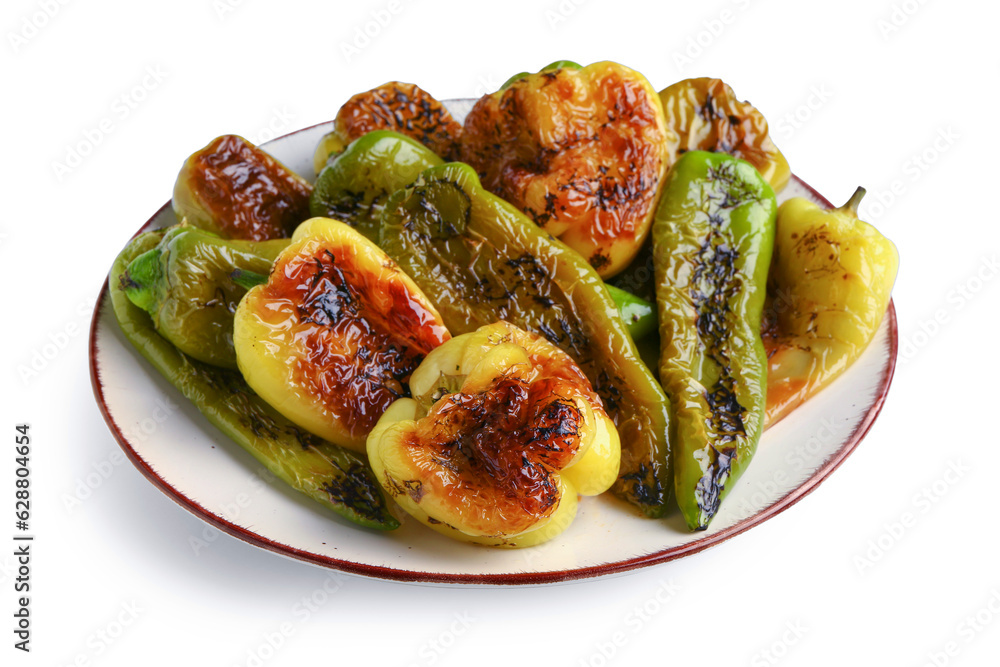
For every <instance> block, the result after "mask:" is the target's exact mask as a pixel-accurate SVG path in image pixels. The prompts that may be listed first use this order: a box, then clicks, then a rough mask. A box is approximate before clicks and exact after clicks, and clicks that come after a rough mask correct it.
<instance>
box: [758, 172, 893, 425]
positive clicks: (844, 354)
mask: <svg viewBox="0 0 1000 667" xmlns="http://www.w3.org/2000/svg"><path fill="white" fill-rule="evenodd" d="M864 194H865V191H864V189H863V188H858V190H857V192H855V193H854V196H853V197H851V199H850V201H848V202H847V203H846V204H845V205H844V206H842V207H840V208H838V209H835V210H833V211H826V210H823V209H821V208H820V207H819V206H817V205H816V204H814V203H812V202H810V201H808V200H806V199H802V198H800V197H796V198H793V199H789V200H788V201H786V202H785V203H783V204H782V205H781V207H780V208H779V209H778V222H777V233H776V236H775V241H774V259H773V260H772V262H771V274H770V277H769V286H768V296H769V299H768V303H767V307H766V308H765V313H766V314H768V315H769V316H770V317H768V318H767V319H769V320H770V322H769V326H765V333H764V348H765V349H766V350H767V354H768V374H767V421H768V422H769V423H773V422H776V421H778V420H779V419H781V418H782V417H784V416H785V415H787V414H788V413H789V412H791V411H792V410H794V409H795V408H796V407H797V406H798V405H800V404H801V403H802V402H803V401H805V400H806V399H807V398H809V397H810V396H812V395H813V394H815V393H816V392H817V391H819V390H820V389H822V388H823V387H824V386H826V385H827V384H829V383H830V381H831V380H833V379H834V378H835V377H837V376H838V375H840V373H842V372H843V371H844V369H846V368H847V367H848V366H850V365H851V364H852V363H854V361H855V360H856V359H857V358H858V357H859V356H860V355H861V353H862V352H863V351H864V349H865V348H866V347H867V346H868V343H870V342H871V340H872V338H873V337H874V336H875V332H876V331H878V327H879V324H881V322H882V317H883V315H884V314H885V312H886V308H888V306H889V296H890V292H891V291H892V284H893V282H894V281H895V279H896V271H897V269H898V268H899V255H898V254H897V253H896V247H895V246H894V245H893V244H892V242H891V241H890V240H889V239H887V238H885V237H884V236H882V235H881V234H880V233H879V232H878V230H876V229H875V228H874V227H872V226H871V225H869V224H868V223H866V222H863V221H861V220H859V219H858V204H859V203H860V202H861V198H862V197H863V196H864Z"/></svg>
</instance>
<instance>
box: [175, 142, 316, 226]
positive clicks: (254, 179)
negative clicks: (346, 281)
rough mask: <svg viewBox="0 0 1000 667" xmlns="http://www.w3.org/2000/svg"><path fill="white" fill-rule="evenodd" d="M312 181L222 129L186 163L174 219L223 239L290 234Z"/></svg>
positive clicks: (302, 214)
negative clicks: (219, 133)
mask: <svg viewBox="0 0 1000 667" xmlns="http://www.w3.org/2000/svg"><path fill="white" fill-rule="evenodd" d="M311 193H312V186H311V185H310V184H309V182H308V181H306V180H305V179H303V178H302V177H301V176H299V175H298V174H296V173H295V172H294V171H292V170H291V169H289V168H288V167H286V166H285V165H283V164H281V163H280V162H279V161H278V160H276V159H274V158H273V157H271V156H270V155H268V154H267V153H266V152H264V151H262V150H261V149H259V148H257V147H256V146H254V145H253V144H251V143H250V142H249V141H247V140H246V139H244V138H243V137H238V136H236V135H234V134H226V135H223V136H221V137H218V138H216V139H214V140H212V142H211V143H209V144H208V145H207V146H205V148H203V149H201V150H200V151H198V152H196V153H194V154H192V155H191V157H189V158H188V159H187V161H185V162H184V166H183V167H181V171H180V174H178V175H177V182H176V183H175V184H174V196H173V206H174V213H176V214H177V219H178V220H181V221H182V222H183V221H186V222H187V223H188V224H191V225H194V226H195V227H201V228H202V229H207V230H208V231H210V232H214V233H216V234H218V235H219V236H222V237H223V238H227V239H246V240H248V241H266V240H268V239H282V238H288V237H289V236H291V235H292V232H293V231H294V230H295V227H296V225H298V224H299V223H300V222H302V221H303V220H305V219H306V218H308V217H309V195H310V194H311Z"/></svg>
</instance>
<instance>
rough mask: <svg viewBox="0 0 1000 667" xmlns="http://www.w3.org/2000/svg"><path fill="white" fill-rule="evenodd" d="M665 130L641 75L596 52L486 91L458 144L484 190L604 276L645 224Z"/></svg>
mask: <svg viewBox="0 0 1000 667" xmlns="http://www.w3.org/2000/svg"><path fill="white" fill-rule="evenodd" d="M667 140H668V131H667V128H666V126H665V125H664V119H663V109H662V108H661V106H660V100H659V98H658V97H657V95H656V91H655V90H654V89H653V87H652V86H650V84H649V82H648V81H646V78H645V77H643V76H642V75H641V74H639V73H638V72H636V71H634V70H631V69H629V68H627V67H624V66H622V65H619V64H617V63H612V62H601V63H595V64H593V65H590V66H588V67H583V68H579V67H573V66H567V67H560V68H558V69H553V70H549V71H542V72H539V73H537V74H531V75H528V76H522V77H521V78H518V79H516V80H515V81H513V82H512V83H510V85H509V86H508V87H507V88H505V89H502V90H500V91H497V92H496V93H493V94H492V95H487V96H485V97H483V98H482V99H480V100H479V101H478V102H477V103H476V105H475V106H474V107H473V108H472V110H471V111H470V112H469V115H468V116H466V118H465V125H464V127H463V130H462V141H461V145H462V160H463V161H464V162H467V163H469V164H471V165H472V166H473V167H474V168H475V169H476V170H477V171H478V172H479V174H480V177H481V178H482V182H483V185H485V186H486V189H487V190H489V191H490V192H493V193H494V194H497V195H499V196H501V197H503V198H504V199H506V200H507V201H509V202H511V203H512V204H514V205H515V206H516V207H517V208H519V209H521V210H522V211H524V213H525V214H527V215H528V217H530V218H531V219H532V220H534V221H535V223H536V224H538V226H540V227H541V228H543V229H544V230H545V231H547V232H548V233H550V234H552V235H553V236H556V237H558V238H559V239H560V240H561V241H563V242H564V243H566V245H568V246H569V247H571V248H573V249H574V250H576V251H577V252H579V253H580V254H582V255H583V256H584V257H585V258H586V259H587V261H588V262H589V263H590V265H591V266H592V267H594V269H596V270H597V272H598V273H599V274H600V275H601V276H603V277H608V276H612V275H614V274H615V273H617V272H618V271H620V270H621V269H622V268H624V267H625V266H626V265H627V264H628V263H629V261H631V259H632V257H633V256H634V255H635V254H636V252H637V251H638V250H639V247H640V246H641V245H642V242H643V240H644V239H645V238H646V236H647V234H648V232H649V226H650V223H651V222H652V219H653V210H654V208H655V207H656V200H657V196H658V194H659V191H660V185H661V182H662V180H663V174H664V173H665V171H666V169H667V166H668V164H669V163H668V161H667V155H666V148H667Z"/></svg>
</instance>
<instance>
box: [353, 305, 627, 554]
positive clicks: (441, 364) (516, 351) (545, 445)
mask: <svg viewBox="0 0 1000 667" xmlns="http://www.w3.org/2000/svg"><path fill="white" fill-rule="evenodd" d="M410 392H411V394H412V395H413V398H407V399H400V400H398V401H396V402H395V403H393V404H392V406H390V407H389V409H388V410H386V412H385V414H384V415H383V416H382V419H381V420H379V422H378V424H377V425H376V426H375V428H374V429H373V430H372V432H371V435H369V436H368V448H367V449H368V457H369V460H370V462H371V465H372V469H373V471H374V472H375V476H376V478H377V479H378V480H379V482H380V483H381V485H382V487H383V488H384V489H385V490H386V492H387V493H388V494H389V495H390V496H392V497H393V498H394V499H395V500H396V502H397V503H399V505H400V506H401V507H402V508H403V509H404V510H406V511H407V512H408V513H409V514H411V515H412V516H414V517H415V518H416V519H418V520H419V521H420V522H422V523H424V524H426V525H427V526H429V527H430V528H433V529H434V530H436V531H438V532H440V533H443V534H445V535H448V536H449V537H453V538H456V539H459V540H464V541H468V542H474V543H477V544H487V545H494V546H504V547H526V546H532V545H535V544H539V543H541V542H544V541H546V540H548V539H551V538H552V537H554V536H555V535H557V534H559V533H560V532H562V531H563V530H565V529H566V527H568V526H569V524H570V523H571V522H572V521H573V518H574V517H575V515H576V509H577V494H582V495H588V496H589V495H597V494H599V493H603V492H604V491H606V490H607V489H609V488H610V487H611V485H612V483H614V481H615V478H616V477H617V476H618V464H619V459H620V455H621V450H620V446H619V440H618V432H617V430H616V429H615V426H614V423H613V422H612V421H611V419H610V418H609V417H608V416H607V414H606V413H605V412H604V409H603V407H602V406H601V400H600V398H598V396H597V394H595V393H594V391H593V389H592V388H591V385H590V382H588V381H587V378H586V376H584V374H583V372H582V371H581V370H580V369H579V367H578V366H577V365H576V363H575V362H574V361H573V360H572V359H571V358H570V357H569V355H567V354H566V353H565V352H563V351H562V350H560V349H559V348H557V347H555V346H554V345H553V344H551V343H549V342H548V341H547V340H545V339H544V338H542V337H540V336H538V335H536V334H533V333H529V332H526V331H524V330H522V329H519V328H517V327H515V326H514V325H512V324H509V323H507V322H503V321H501V322H497V323H495V324H490V325H486V326H484V327H480V328H479V329H477V330H476V331H474V332H472V333H468V334H463V335H461V336H456V337H455V338H453V339H451V340H450V341H448V342H447V343H445V344H444V345H442V346H441V347H439V348H437V349H435V350H434V351H433V352H431V353H430V354H428V355H427V357H426V358H425V359H424V361H423V362H422V363H421V364H420V366H419V367H418V368H417V369H416V370H415V371H414V372H413V376H412V377H411V379H410Z"/></svg>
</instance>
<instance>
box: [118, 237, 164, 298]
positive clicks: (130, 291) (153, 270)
mask: <svg viewBox="0 0 1000 667" xmlns="http://www.w3.org/2000/svg"><path fill="white" fill-rule="evenodd" d="M161 254H162V253H161V251H160V249H159V248H153V249H152V250H147V251H146V252H144V253H142V254H141V255H139V256H138V257H136V258H135V259H133V260H132V261H131V262H130V263H129V265H128V267H127V268H126V269H125V272H124V273H123V274H121V275H120V276H118V283H119V285H120V287H121V290H122V291H123V292H125V296H127V297H128V300H129V301H131V302H132V303H134V304H135V305H136V306H138V307H139V308H142V309H143V310H145V311H146V312H147V313H152V312H153V309H154V308H155V305H156V289H155V288H156V285H157V283H158V282H159V281H160V280H161V279H162V278H163V265H162V264H161V263H160V255H161Z"/></svg>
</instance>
